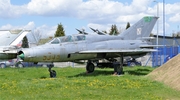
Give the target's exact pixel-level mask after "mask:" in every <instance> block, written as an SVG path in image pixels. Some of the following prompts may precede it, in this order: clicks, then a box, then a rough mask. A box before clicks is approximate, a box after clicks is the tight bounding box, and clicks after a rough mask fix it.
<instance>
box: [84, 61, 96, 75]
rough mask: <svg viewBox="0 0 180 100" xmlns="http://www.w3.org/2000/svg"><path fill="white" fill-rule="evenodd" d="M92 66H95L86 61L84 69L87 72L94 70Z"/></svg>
mask: <svg viewBox="0 0 180 100" xmlns="http://www.w3.org/2000/svg"><path fill="white" fill-rule="evenodd" d="M94 68H95V66H94V64H93V63H88V64H87V65H86V71H87V72H88V73H92V72H94Z"/></svg>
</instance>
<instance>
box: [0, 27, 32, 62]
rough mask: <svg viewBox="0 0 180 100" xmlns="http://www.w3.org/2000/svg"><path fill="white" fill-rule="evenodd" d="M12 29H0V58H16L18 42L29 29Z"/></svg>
mask: <svg viewBox="0 0 180 100" xmlns="http://www.w3.org/2000/svg"><path fill="white" fill-rule="evenodd" d="M12 31H13V30H0V60H9V59H14V58H17V52H18V49H19V47H18V44H19V43H20V41H21V40H22V39H23V38H24V36H26V34H27V33H29V30H21V31H19V32H12Z"/></svg>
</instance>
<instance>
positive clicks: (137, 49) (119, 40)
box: [19, 16, 158, 69]
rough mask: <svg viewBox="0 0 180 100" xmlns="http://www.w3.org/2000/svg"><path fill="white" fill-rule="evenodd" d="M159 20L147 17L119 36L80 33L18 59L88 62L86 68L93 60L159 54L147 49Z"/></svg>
mask: <svg viewBox="0 0 180 100" xmlns="http://www.w3.org/2000/svg"><path fill="white" fill-rule="evenodd" d="M157 19H158V17H155V16H146V17H143V18H142V19H141V20H139V21H138V22H137V23H135V24H134V25H133V26H131V27H130V28H128V29H127V30H125V31H124V32H123V33H121V34H120V35H117V36H111V35H98V34H95V35H92V34H88V35H85V34H77V35H69V36H64V37H56V38H54V39H53V40H51V41H50V42H48V43H46V44H44V45H40V46H36V47H32V48H27V49H22V50H21V51H19V57H20V58H21V59H22V60H23V61H26V62H66V61H77V60H89V62H90V65H88V64H89V63H87V66H86V69H88V68H87V67H89V66H93V67H94V65H92V63H91V61H92V60H100V59H111V58H115V57H121V58H123V57H124V56H134V57H140V56H144V55H145V54H147V53H148V52H152V51H156V50H154V49H152V48H148V45H150V43H149V42H148V41H147V39H144V38H146V37H147V38H148V37H149V36H150V33H151V31H152V29H153V27H154V25H155V23H156V21H157Z"/></svg>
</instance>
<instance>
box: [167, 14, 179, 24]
mask: <svg viewBox="0 0 180 100" xmlns="http://www.w3.org/2000/svg"><path fill="white" fill-rule="evenodd" d="M169 21H171V22H180V13H176V14H175V15H174V16H172V17H170V18H169Z"/></svg>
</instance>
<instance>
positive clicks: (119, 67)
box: [86, 54, 124, 75]
mask: <svg viewBox="0 0 180 100" xmlns="http://www.w3.org/2000/svg"><path fill="white" fill-rule="evenodd" d="M123 58H124V57H123V54H120V62H116V60H112V59H109V61H110V62H109V63H107V64H106V63H99V62H97V65H98V66H106V65H108V66H113V68H114V74H113V75H121V74H124V72H123ZM94 69H95V66H94V64H93V62H92V61H91V60H88V62H87V65H86V71H87V73H92V72H94Z"/></svg>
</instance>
